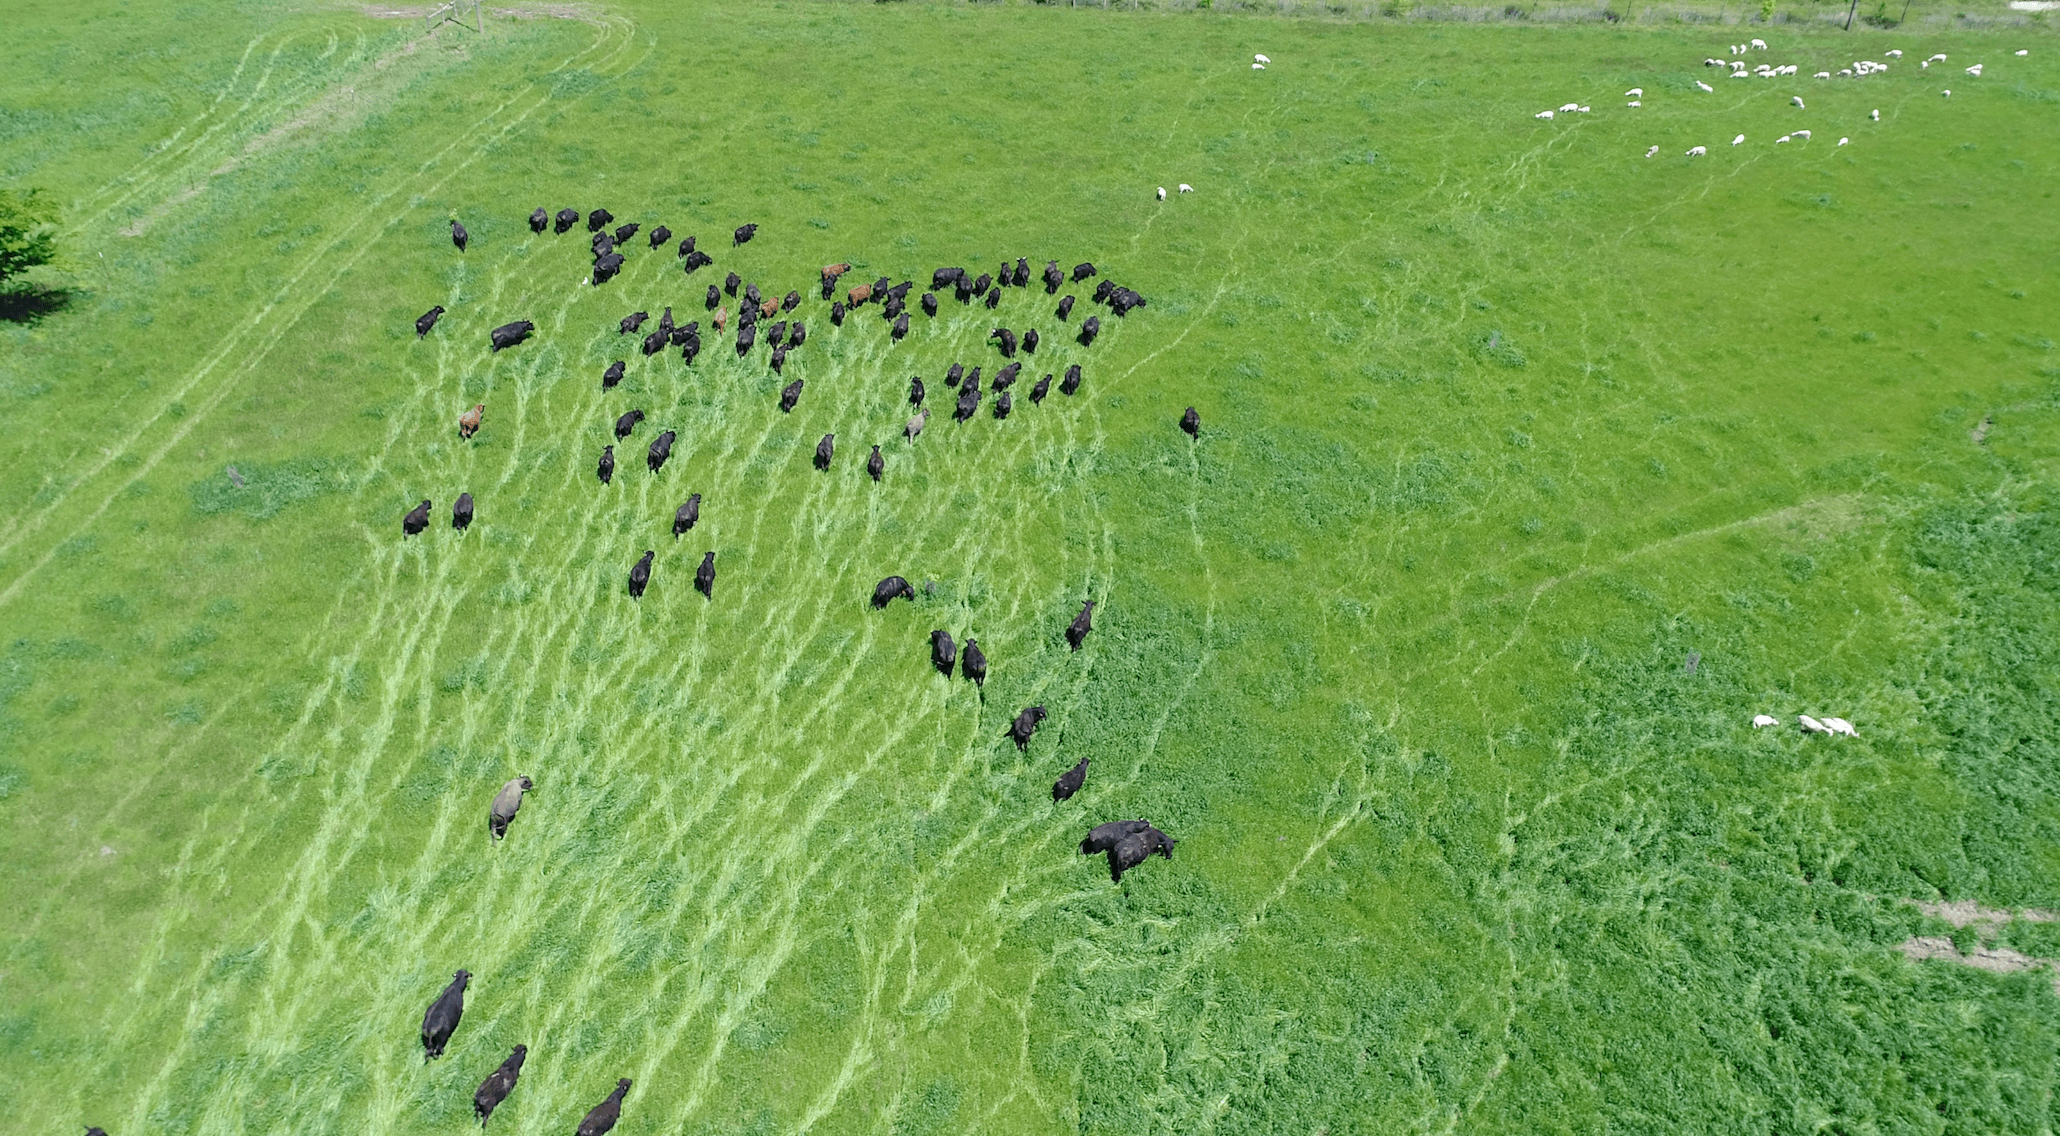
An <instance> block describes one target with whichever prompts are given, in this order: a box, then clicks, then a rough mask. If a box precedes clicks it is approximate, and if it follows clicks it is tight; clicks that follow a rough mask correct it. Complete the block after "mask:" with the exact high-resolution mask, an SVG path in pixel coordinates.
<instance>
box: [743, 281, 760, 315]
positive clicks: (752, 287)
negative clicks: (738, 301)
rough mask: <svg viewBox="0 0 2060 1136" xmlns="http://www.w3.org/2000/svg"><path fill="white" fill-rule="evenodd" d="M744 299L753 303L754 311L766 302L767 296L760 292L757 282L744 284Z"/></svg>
mask: <svg viewBox="0 0 2060 1136" xmlns="http://www.w3.org/2000/svg"><path fill="white" fill-rule="evenodd" d="M744 299H745V301H746V302H747V303H749V304H750V305H751V307H752V309H753V310H754V311H755V310H757V309H758V308H759V307H761V306H763V305H764V303H765V297H763V296H760V295H759V294H758V285H756V284H746V285H744Z"/></svg>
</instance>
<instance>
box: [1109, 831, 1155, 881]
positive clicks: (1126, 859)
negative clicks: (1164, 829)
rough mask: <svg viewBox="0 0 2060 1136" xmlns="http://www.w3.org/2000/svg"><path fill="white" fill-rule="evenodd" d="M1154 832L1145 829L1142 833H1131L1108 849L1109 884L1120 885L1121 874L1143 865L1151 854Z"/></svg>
mask: <svg viewBox="0 0 2060 1136" xmlns="http://www.w3.org/2000/svg"><path fill="white" fill-rule="evenodd" d="M1154 831H1156V830H1155V829H1150V828H1147V829H1145V830H1144V831H1143V832H1133V833H1131V834H1130V835H1129V836H1126V837H1124V838H1123V839H1121V840H1118V841H1117V842H1116V846H1115V847H1114V848H1111V849H1109V880H1110V882H1112V883H1119V884H1120V883H1122V882H1123V873H1125V872H1127V871H1129V870H1130V869H1132V868H1135V867H1137V866H1138V865H1139V864H1142V863H1144V862H1145V859H1146V857H1148V856H1150V855H1151V854H1152V849H1153V847H1154V844H1153V841H1152V833H1153V832H1154Z"/></svg>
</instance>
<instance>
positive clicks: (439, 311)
mask: <svg viewBox="0 0 2060 1136" xmlns="http://www.w3.org/2000/svg"><path fill="white" fill-rule="evenodd" d="M442 317H443V305H442V304H438V305H437V306H435V307H433V308H431V309H429V310H428V311H426V312H423V313H422V314H421V315H420V316H417V317H416V318H415V338H417V339H420V338H422V337H423V336H425V335H428V334H429V329H430V328H432V327H435V326H436V321H437V320H439V319H441V318H442Z"/></svg>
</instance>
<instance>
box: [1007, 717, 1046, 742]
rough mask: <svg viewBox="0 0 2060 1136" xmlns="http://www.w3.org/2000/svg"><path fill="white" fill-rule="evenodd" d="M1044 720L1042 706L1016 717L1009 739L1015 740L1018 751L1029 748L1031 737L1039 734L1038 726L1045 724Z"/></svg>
mask: <svg viewBox="0 0 2060 1136" xmlns="http://www.w3.org/2000/svg"><path fill="white" fill-rule="evenodd" d="M1044 719H1045V713H1044V707H1042V706H1032V707H1030V708H1029V709H1027V710H1025V711H1023V712H1022V713H1021V714H1018V715H1016V720H1015V721H1014V722H1013V723H1011V724H1010V726H1009V737H1011V738H1013V739H1015V742H1016V749H1017V750H1018V751H1021V750H1024V749H1027V748H1029V746H1030V737H1031V735H1033V734H1035V733H1036V732H1037V726H1038V724H1039V723H1041V722H1043V721H1044Z"/></svg>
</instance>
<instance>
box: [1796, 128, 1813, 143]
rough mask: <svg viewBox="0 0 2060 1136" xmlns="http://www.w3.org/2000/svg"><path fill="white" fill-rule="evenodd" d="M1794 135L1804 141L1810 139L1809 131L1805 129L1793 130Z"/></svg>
mask: <svg viewBox="0 0 2060 1136" xmlns="http://www.w3.org/2000/svg"><path fill="white" fill-rule="evenodd" d="M1795 136H1796V137H1797V138H1800V139H1802V140H1803V141H1805V142H1807V141H1809V140H1810V132H1809V131H1807V130H1798V131H1796V132H1795Z"/></svg>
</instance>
